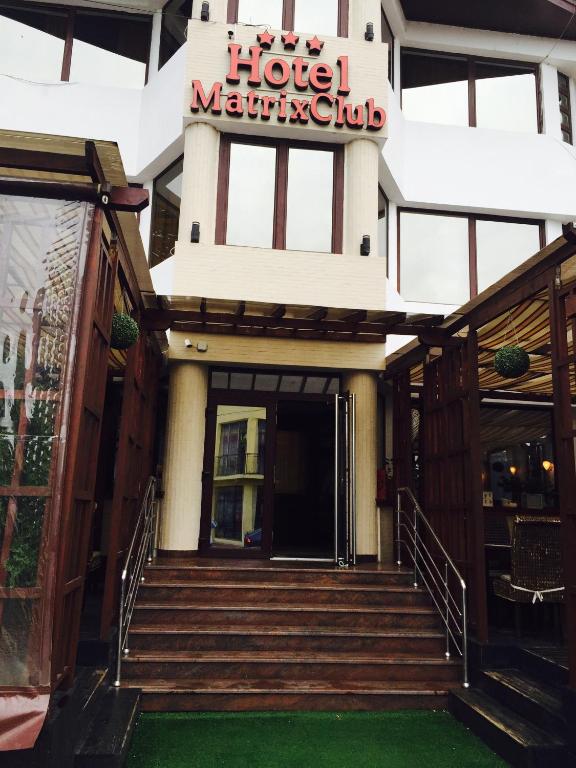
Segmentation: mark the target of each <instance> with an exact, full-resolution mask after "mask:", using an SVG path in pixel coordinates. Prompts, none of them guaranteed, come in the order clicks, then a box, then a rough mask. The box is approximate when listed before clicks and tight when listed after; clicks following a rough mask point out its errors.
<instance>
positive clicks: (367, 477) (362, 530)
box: [343, 371, 378, 555]
mask: <svg viewBox="0 0 576 768" xmlns="http://www.w3.org/2000/svg"><path fill="white" fill-rule="evenodd" d="M343 388H344V390H349V391H350V392H352V393H354V394H355V395H356V542H357V543H356V554H357V555H377V554H378V522H377V510H376V461H377V458H376V454H377V430H376V421H377V418H378V410H377V409H378V406H377V397H378V390H377V381H376V374H374V373H368V372H365V371H358V372H354V373H349V374H346V375H345V376H344V382H343Z"/></svg>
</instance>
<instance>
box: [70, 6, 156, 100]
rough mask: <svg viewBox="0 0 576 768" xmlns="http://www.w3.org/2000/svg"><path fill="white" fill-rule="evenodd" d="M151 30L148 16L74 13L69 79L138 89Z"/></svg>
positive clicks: (79, 11) (142, 81)
mask: <svg viewBox="0 0 576 768" xmlns="http://www.w3.org/2000/svg"><path fill="white" fill-rule="evenodd" d="M151 28H152V18H151V16H139V15H136V14H132V13H131V14H124V13H106V12H103V11H81V10H78V11H76V18H75V21H74V46H73V48H72V63H71V67H70V80H71V81H77V82H82V83H94V84H96V85H113V86H118V87H120V88H141V87H142V86H143V85H144V83H145V80H146V64H147V62H148V54H149V52H150V31H151Z"/></svg>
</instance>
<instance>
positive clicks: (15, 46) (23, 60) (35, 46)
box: [0, 3, 67, 81]
mask: <svg viewBox="0 0 576 768" xmlns="http://www.w3.org/2000/svg"><path fill="white" fill-rule="evenodd" d="M66 23H67V12H66V11H56V10H53V9H52V8H46V10H44V9H42V10H37V9H31V8H22V7H21V3H14V4H12V3H8V4H4V3H3V4H2V6H0V73H1V74H3V75H12V76H13V77H22V78H25V79H29V80H41V81H49V80H60V78H61V75H62V61H63V58H64V38H65V37H66Z"/></svg>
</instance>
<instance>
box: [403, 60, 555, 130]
mask: <svg viewBox="0 0 576 768" xmlns="http://www.w3.org/2000/svg"><path fill="white" fill-rule="evenodd" d="M536 73H537V67H536V65H531V64H515V63H511V62H500V61H492V60H486V59H477V58H472V57H466V56H458V55H452V54H439V53H430V52H425V51H413V50H410V49H404V50H403V51H402V111H403V112H404V115H405V117H406V118H407V119H408V120H419V121H423V122H428V123H441V124H444V125H464V126H476V127H478V128H496V129H499V130H512V131H524V132H528V133H538V131H539V130H540V126H539V110H538V98H537V93H538V88H537V80H536Z"/></svg>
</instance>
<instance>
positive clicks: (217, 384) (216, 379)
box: [211, 371, 228, 389]
mask: <svg viewBox="0 0 576 768" xmlns="http://www.w3.org/2000/svg"><path fill="white" fill-rule="evenodd" d="M211 386H212V389H228V374H227V373H225V372H224V371H214V372H213V373H212V382H211Z"/></svg>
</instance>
